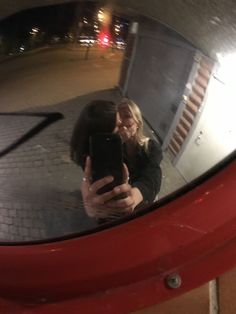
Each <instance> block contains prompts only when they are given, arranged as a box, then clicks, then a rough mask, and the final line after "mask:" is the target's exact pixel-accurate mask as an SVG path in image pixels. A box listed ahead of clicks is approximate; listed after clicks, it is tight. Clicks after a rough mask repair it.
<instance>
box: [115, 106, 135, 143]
mask: <svg viewBox="0 0 236 314" xmlns="http://www.w3.org/2000/svg"><path fill="white" fill-rule="evenodd" d="M119 117H120V124H119V131H118V132H119V134H120V136H121V138H122V140H123V141H124V142H126V141H128V140H130V139H132V138H134V136H135V134H136V132H137V129H138V123H137V122H136V121H135V119H134V118H133V115H132V113H131V112H130V110H129V108H126V107H124V108H121V109H120V110H119Z"/></svg>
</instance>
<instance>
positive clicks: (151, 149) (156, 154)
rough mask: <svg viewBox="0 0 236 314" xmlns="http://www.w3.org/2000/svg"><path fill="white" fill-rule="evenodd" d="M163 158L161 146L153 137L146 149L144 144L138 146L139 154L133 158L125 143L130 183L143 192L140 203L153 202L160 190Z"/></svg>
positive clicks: (125, 158)
mask: <svg viewBox="0 0 236 314" xmlns="http://www.w3.org/2000/svg"><path fill="white" fill-rule="evenodd" d="M161 160H162V149H161V146H160V145H159V144H158V143H157V142H156V141H154V140H152V139H150V140H149V141H148V147H147V149H146V150H145V148H144V147H143V146H139V147H138V151H137V154H136V155H135V157H134V158H132V160H131V159H130V158H129V157H128V156H127V152H126V149H125V144H124V162H125V164H126V165H127V167H128V169H129V176H130V179H129V183H130V185H131V186H132V187H137V188H138V189H139V191H140V192H141V193H142V196H143V202H142V204H140V205H142V206H143V205H145V204H149V203H152V202H153V201H154V200H155V198H156V196H157V194H158V193H159V191H160V188H161V178H162V172H161V168H160V162H161ZM140 205H139V206H138V207H140Z"/></svg>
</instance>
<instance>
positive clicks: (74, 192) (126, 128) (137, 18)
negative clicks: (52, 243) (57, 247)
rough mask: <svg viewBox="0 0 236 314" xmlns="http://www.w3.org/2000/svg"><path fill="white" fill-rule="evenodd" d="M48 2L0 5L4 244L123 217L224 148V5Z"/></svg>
mask: <svg viewBox="0 0 236 314" xmlns="http://www.w3.org/2000/svg"><path fill="white" fill-rule="evenodd" d="M46 2H47V1H44V2H42V4H44V5H45V4H46ZM48 2H50V3H51V1H48ZM54 2H55V5H53V6H52V5H50V6H40V5H41V3H40V1H39V2H38V6H37V7H35V8H32V7H31V6H32V4H31V3H30V1H29V3H28V5H27V6H24V5H23V3H22V7H21V6H20V5H19V7H14V5H13V6H12V7H10V6H9V7H7V6H6V7H5V10H3V11H2V12H3V13H1V14H2V15H1V20H0V82H1V84H0V99H1V100H0V102H1V110H0V122H1V123H0V128H1V132H0V134H1V136H0V175H1V176H0V180H1V189H0V241H1V242H4V243H5V242H18V243H19V242H25V241H38V240H42V241H44V240H48V239H51V240H52V239H55V238H61V237H64V236H71V235H75V234H76V235H80V234H84V233H89V232H94V231H96V230H100V229H101V228H109V227H111V226H112V225H114V224H116V223H124V222H125V221H127V220H129V219H133V218H134V219H136V217H137V216H138V215H139V214H144V213H146V212H148V210H149V207H150V205H151V204H153V203H154V202H156V207H158V204H161V202H162V201H163V199H164V198H165V200H166V199H167V200H168V197H169V196H170V195H171V194H172V193H173V192H175V191H177V190H179V189H180V188H181V187H183V186H187V187H188V186H189V184H190V183H191V182H193V180H198V178H199V177H201V178H204V176H205V175H206V173H207V172H208V171H209V170H211V169H212V168H214V167H217V165H218V164H219V163H220V162H222V161H223V160H225V158H227V157H228V156H230V155H231V154H233V152H234V150H235V147H236V141H235V138H236V127H235V122H234V117H235V105H234V79H233V73H234V69H235V68H236V54H235V45H234V38H235V28H234V27H233V24H232V22H234V20H232V15H229V13H230V12H228V11H227V10H229V11H230V4H229V5H226V4H224V5H223V4H222V5H221V4H219V5H214V6H213V5H211V4H208V5H207V8H206V7H205V6H202V5H200V4H193V3H189V4H188V3H186V2H185V1H181V2H179V3H178V4H176V3H175V4H173V3H171V4H169V3H168V2H166V1H165V2H163V1H159V2H158V3H157V4H155V5H154V4H153V7H151V6H149V5H146V4H137V3H135V4H134V3H133V2H132V1H127V5H125V6H124V5H123V4H122V2H121V1H116V4H114V3H113V2H112V1H111V3H109V2H108V3H107V4H106V5H101V4H100V3H99V2H95V1H93V2H89V1H86V2H82V1H80V2H71V3H70V2H68V1H64V2H65V3H63V4H57V2H58V1H54ZM62 2H63V1H62ZM0 6H1V5H0ZM180 13H181V14H182V16H181V14H180ZM183 14H184V18H183ZM105 142H106V143H105ZM108 142H109V143H108ZM202 176H203V177H202ZM196 182H197V181H196Z"/></svg>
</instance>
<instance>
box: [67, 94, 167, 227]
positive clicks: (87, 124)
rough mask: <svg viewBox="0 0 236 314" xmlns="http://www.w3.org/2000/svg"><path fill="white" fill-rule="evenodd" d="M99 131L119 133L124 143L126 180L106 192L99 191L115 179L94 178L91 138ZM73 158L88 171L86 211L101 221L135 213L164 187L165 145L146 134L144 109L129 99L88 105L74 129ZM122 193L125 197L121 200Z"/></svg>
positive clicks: (84, 185) (85, 183)
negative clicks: (90, 147) (93, 179)
mask: <svg viewBox="0 0 236 314" xmlns="http://www.w3.org/2000/svg"><path fill="white" fill-rule="evenodd" d="M96 133H118V134H119V135H120V137H121V138H122V142H123V156H124V171H123V173H124V183H123V184H121V185H119V186H117V187H115V188H114V189H113V190H112V191H109V192H106V193H103V194H98V193H97V192H98V190H99V189H101V188H102V187H104V186H105V185H107V184H108V183H110V182H111V181H112V180H113V178H112V177H110V176H107V177H105V178H102V179H100V180H98V181H96V182H93V183H92V182H91V181H90V178H91V160H90V157H89V137H90V136H91V135H93V134H96ZM71 157H72V159H73V160H74V161H75V162H76V163H77V164H78V165H80V166H81V167H82V168H83V170H84V178H83V182H82V185H81V192H82V197H83V202H84V207H85V211H86V213H87V214H88V216H90V217H94V218H96V219H98V220H99V222H106V221H109V220H112V219H114V218H117V217H120V216H123V215H126V214H129V213H132V212H133V211H134V210H136V209H138V208H140V207H142V206H143V205H145V204H149V203H151V202H153V201H154V200H155V198H156V196H157V194H158V192H159V190H160V186H161V168H160V162H161V159H162V151H161V147H160V146H159V144H158V143H157V142H156V141H154V140H152V139H149V138H148V137H146V136H145V135H144V133H143V119H142V114H141V112H140V109H139V108H138V106H137V105H136V104H135V103H134V102H133V101H131V100H129V99H124V100H122V102H121V103H120V104H119V105H118V106H117V105H116V104H114V103H113V102H110V101H104V100H96V101H93V102H91V103H90V104H88V105H87V106H86V107H85V108H84V110H83V111H82V113H81V115H80V117H79V119H78V121H77V123H76V125H75V128H74V131H73V135H72V139H71ZM119 195H123V198H122V199H117V196H119ZM124 195H125V197H124Z"/></svg>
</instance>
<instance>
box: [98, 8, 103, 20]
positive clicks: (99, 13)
mask: <svg viewBox="0 0 236 314" xmlns="http://www.w3.org/2000/svg"><path fill="white" fill-rule="evenodd" d="M103 19H104V12H103V11H102V9H100V10H99V11H98V20H99V22H102V21H103Z"/></svg>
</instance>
